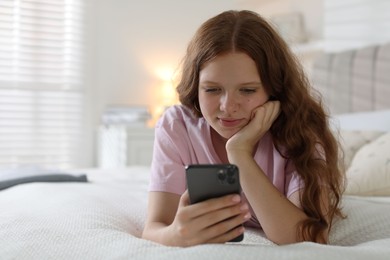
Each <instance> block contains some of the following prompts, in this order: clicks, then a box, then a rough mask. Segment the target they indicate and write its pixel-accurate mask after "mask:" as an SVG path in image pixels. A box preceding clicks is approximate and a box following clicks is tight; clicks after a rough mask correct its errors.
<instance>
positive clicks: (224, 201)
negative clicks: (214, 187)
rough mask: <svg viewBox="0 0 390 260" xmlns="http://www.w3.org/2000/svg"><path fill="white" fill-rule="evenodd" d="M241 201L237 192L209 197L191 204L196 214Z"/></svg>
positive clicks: (199, 214)
mask: <svg viewBox="0 0 390 260" xmlns="http://www.w3.org/2000/svg"><path fill="white" fill-rule="evenodd" d="M240 202H241V196H240V195H238V194H231V195H226V196H223V197H219V198H213V199H209V200H206V201H203V202H199V203H195V204H193V205H191V206H192V208H193V210H194V212H196V215H194V217H197V216H201V215H203V214H206V213H207V212H212V211H217V210H220V209H223V208H226V207H230V206H233V205H237V204H239V203H240Z"/></svg>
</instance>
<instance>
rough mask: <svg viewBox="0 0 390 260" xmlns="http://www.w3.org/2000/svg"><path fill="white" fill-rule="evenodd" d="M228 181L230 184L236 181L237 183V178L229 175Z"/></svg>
mask: <svg viewBox="0 0 390 260" xmlns="http://www.w3.org/2000/svg"><path fill="white" fill-rule="evenodd" d="M227 182H228V183H229V184H234V183H236V178H234V177H228V178H227Z"/></svg>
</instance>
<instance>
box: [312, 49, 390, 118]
mask: <svg viewBox="0 0 390 260" xmlns="http://www.w3.org/2000/svg"><path fill="white" fill-rule="evenodd" d="M311 80H312V83H313V86H314V88H316V89H318V90H319V91H320V92H321V94H322V95H323V99H324V102H325V104H326V106H327V107H328V108H329V111H330V112H331V113H332V114H340V113H350V112H360V111H372V110H382V109H389V108H390V43H389V44H385V45H375V46H369V47H365V48H362V49H355V50H348V51H343V52H338V53H324V54H321V56H320V57H319V58H318V59H317V60H316V61H315V62H314V65H313V69H312V74H311Z"/></svg>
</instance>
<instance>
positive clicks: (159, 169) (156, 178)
mask: <svg viewBox="0 0 390 260" xmlns="http://www.w3.org/2000/svg"><path fill="white" fill-rule="evenodd" d="M254 159H255V161H256V162H257V164H258V165H259V166H260V168H261V169H262V170H263V171H264V173H265V174H266V175H267V177H268V179H269V180H270V181H271V182H272V183H273V185H274V186H275V187H276V188H277V189H278V190H279V191H280V192H281V193H282V194H284V195H285V196H286V197H289V196H290V195H291V194H292V193H294V192H295V191H297V190H299V189H300V188H301V187H302V186H303V185H302V182H301V181H300V178H299V176H298V174H297V173H296V171H295V167H294V165H293V163H292V162H291V161H290V160H288V159H286V158H283V157H282V156H281V155H280V153H279V152H278V151H277V150H276V148H275V146H274V144H273V141H272V137H271V134H270V133H266V134H265V135H264V136H263V138H262V139H261V140H260V141H259V143H258V146H257V150H256V153H255V155H254ZM220 163H222V162H221V160H220V159H219V157H218V155H217V153H216V152H215V150H214V147H213V145H212V141H211V132H210V125H209V124H208V123H207V121H206V120H205V119H204V118H197V117H195V116H194V115H193V113H192V112H191V111H190V110H189V109H188V108H186V107H184V106H182V105H176V106H172V107H170V108H168V109H167V110H166V111H165V113H164V115H163V116H162V117H161V118H160V120H159V121H158V123H157V125H156V130H155V143H154V151H153V160H152V168H151V180H150V186H149V191H162V192H170V193H175V194H179V195H181V194H183V193H184V191H185V190H186V188H187V187H186V178H185V166H186V165H189V164H220ZM243 195H244V196H243V198H244V200H246V198H245V194H243ZM251 213H252V216H254V214H253V211H252V209H251ZM248 224H249V225H250V226H255V227H260V225H259V222H258V221H257V219H255V218H252V219H251V220H250V221H249V223H248Z"/></svg>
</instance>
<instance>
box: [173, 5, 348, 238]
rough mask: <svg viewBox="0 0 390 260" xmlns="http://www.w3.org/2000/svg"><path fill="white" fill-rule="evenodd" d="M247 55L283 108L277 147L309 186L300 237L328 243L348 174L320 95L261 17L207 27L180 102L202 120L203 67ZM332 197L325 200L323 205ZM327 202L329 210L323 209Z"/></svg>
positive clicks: (224, 17) (195, 45)
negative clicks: (224, 58)
mask: <svg viewBox="0 0 390 260" xmlns="http://www.w3.org/2000/svg"><path fill="white" fill-rule="evenodd" d="M229 52H243V53H246V54H247V55H249V56H250V57H251V58H252V59H253V60H254V61H255V63H256V66H257V70H258V73H259V75H260V79H261V82H262V84H263V86H264V87H265V89H266V91H267V93H268V94H270V95H271V96H272V97H273V98H274V99H276V100H279V101H280V103H281V113H280V115H279V116H278V118H277V119H276V120H275V122H274V123H273V125H272V127H271V129H270V132H271V134H272V137H273V142H274V144H275V146H276V147H277V149H278V151H279V152H280V151H281V150H282V149H281V148H282V147H283V151H284V150H286V151H287V152H286V153H284V154H282V155H283V156H285V157H286V158H288V159H290V160H292V161H293V163H294V165H295V167H296V170H297V172H298V174H299V176H300V177H301V179H302V181H303V182H304V188H303V191H302V192H301V195H300V201H301V205H302V208H303V210H304V212H305V213H306V214H307V216H308V219H306V220H304V221H302V222H301V223H299V227H300V228H298V234H297V236H298V237H299V238H301V239H303V240H309V241H314V242H318V243H327V236H326V234H327V232H328V231H329V230H330V228H331V226H332V220H333V218H334V217H335V216H336V215H338V216H342V213H341V208H340V200H341V196H342V192H343V184H344V174H343V171H342V170H341V169H340V168H339V163H338V161H339V148H338V147H339V145H338V142H337V140H336V138H335V137H334V136H333V134H332V131H331V130H330V127H329V123H328V115H327V113H326V111H325V109H324V108H323V106H322V102H321V99H320V95H318V94H317V92H315V91H314V90H313V89H312V88H311V86H310V83H309V81H308V79H307V77H306V75H305V73H304V71H303V69H302V66H301V64H300V63H299V61H298V60H297V59H296V57H295V55H293V54H292V52H291V51H290V49H289V47H288V45H287V44H286V42H285V41H284V40H283V39H282V38H281V37H280V36H279V34H278V33H277V32H276V30H274V28H273V27H272V26H271V25H270V24H269V23H268V22H267V21H266V20H265V19H264V18H262V17H261V16H260V15H259V14H257V13H254V12H251V11H226V12H223V13H221V14H219V15H217V16H215V17H213V18H211V19H209V20H207V21H206V22H205V23H203V24H202V26H201V27H200V28H199V29H198V30H197V32H196V33H195V35H194V37H193V38H192V40H191V41H190V43H189V45H188V48H187V52H186V55H185V57H184V59H183V63H182V71H181V78H180V80H179V83H178V86H177V92H178V94H179V100H180V102H181V103H182V104H183V105H185V106H186V107H188V108H190V109H191V110H192V112H193V113H194V114H195V115H196V116H198V117H202V114H201V112H200V110H199V100H198V85H199V73H200V70H201V69H202V66H204V64H205V63H206V62H208V61H211V60H212V59H214V58H215V57H216V56H218V55H223V54H226V53H229ZM323 196H327V198H326V200H325V201H321V198H323ZM324 202H325V203H326V205H327V211H326V212H325V209H324V208H323V207H321V204H322V203H324Z"/></svg>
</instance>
